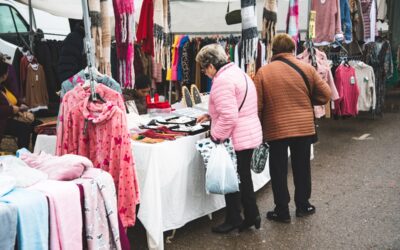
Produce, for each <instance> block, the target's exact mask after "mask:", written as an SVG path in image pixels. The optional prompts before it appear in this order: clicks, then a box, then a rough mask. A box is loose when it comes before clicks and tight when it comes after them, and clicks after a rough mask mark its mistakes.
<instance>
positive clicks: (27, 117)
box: [14, 111, 35, 124]
mask: <svg viewBox="0 0 400 250" xmlns="http://www.w3.org/2000/svg"><path fill="white" fill-rule="evenodd" d="M14 120H17V121H20V122H23V123H28V124H31V123H32V122H33V121H34V120H35V115H34V114H33V113H31V112H28V111H24V112H18V113H17V115H15V116H14Z"/></svg>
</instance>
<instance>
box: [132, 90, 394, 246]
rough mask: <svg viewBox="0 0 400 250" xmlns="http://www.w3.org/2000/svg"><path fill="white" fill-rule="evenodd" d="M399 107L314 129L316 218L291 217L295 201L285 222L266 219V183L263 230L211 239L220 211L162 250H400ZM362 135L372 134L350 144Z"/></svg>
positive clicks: (269, 201) (138, 237) (138, 236)
mask: <svg viewBox="0 0 400 250" xmlns="http://www.w3.org/2000/svg"><path fill="white" fill-rule="evenodd" d="M399 104H400V91H394V92H393V93H392V94H390V95H389V97H388V99H387V105H386V106H387V109H386V112H385V114H384V116H383V117H375V119H374V118H373V117H372V115H370V114H361V115H360V116H359V117H357V118H351V119H347V120H333V119H329V120H328V119H327V120H323V121H321V122H320V123H319V124H320V129H319V138H320V140H319V143H318V144H317V145H316V146H315V159H314V160H313V161H312V166H311V168H312V180H313V186H312V187H313V190H312V197H311V200H310V201H311V203H312V204H314V205H315V206H316V208H317V212H316V213H315V214H314V215H312V216H309V217H306V218H296V216H295V207H294V204H293V200H292V201H291V204H290V209H291V216H292V221H291V223H290V224H280V223H276V222H271V221H268V220H267V219H266V218H265V213H266V212H267V211H269V210H270V209H272V208H273V207H274V203H273V196H272V190H271V185H270V184H268V185H266V186H265V187H263V188H262V189H261V190H260V191H258V192H257V202H258V206H259V209H260V212H261V213H262V222H261V229H260V230H255V229H251V230H248V231H245V232H242V233H240V234H239V233H237V232H232V233H229V234H227V235H218V234H213V233H211V230H210V228H211V226H213V225H217V224H219V223H222V222H223V220H224V210H221V211H218V212H216V213H214V214H213V220H211V221H210V219H209V218H208V217H202V218H200V219H198V220H195V221H193V222H190V223H188V224H187V225H185V226H184V227H182V228H180V229H178V230H177V231H176V234H175V237H174V239H172V243H165V249H167V250H169V249H400V109H399V106H400V105H399ZM364 134H370V136H369V137H368V138H367V139H365V140H355V139H354V137H358V138H359V137H360V136H362V135H364ZM289 169H290V164H289ZM289 172H290V173H289V177H288V178H289V181H288V182H289V190H290V193H291V197H293V194H294V192H293V179H292V175H291V171H289ZM170 234H171V231H170V232H166V233H165V236H168V235H170ZM129 237H130V238H131V240H132V243H133V245H134V247H133V249H146V242H145V235H144V233H143V228H142V229H140V227H138V228H136V229H135V230H130V231H129Z"/></svg>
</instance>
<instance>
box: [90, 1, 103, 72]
mask: <svg viewBox="0 0 400 250" xmlns="http://www.w3.org/2000/svg"><path fill="white" fill-rule="evenodd" d="M88 7H89V15H90V24H91V35H92V41H93V44H94V48H93V50H94V51H93V53H94V55H95V58H96V61H95V62H94V63H95V65H93V66H95V67H96V68H98V67H99V64H100V57H101V56H102V54H103V51H102V49H103V44H102V35H103V32H102V29H101V14H100V12H101V9H100V0H88Z"/></svg>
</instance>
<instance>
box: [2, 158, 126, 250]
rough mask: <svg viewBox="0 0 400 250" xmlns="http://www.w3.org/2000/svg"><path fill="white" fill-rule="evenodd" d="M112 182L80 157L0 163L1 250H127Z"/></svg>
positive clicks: (31, 159)
mask: <svg viewBox="0 0 400 250" xmlns="http://www.w3.org/2000/svg"><path fill="white" fill-rule="evenodd" d="M116 211H117V199H116V190H115V186H114V182H113V178H112V176H111V175H110V174H109V173H107V172H105V171H102V170H100V169H95V168H94V167H93V164H92V162H91V161H90V160H89V159H87V158H85V157H82V156H77V155H63V156H52V155H49V154H46V153H44V152H42V153H40V154H32V153H30V152H29V151H27V150H19V151H18V158H17V157H15V156H3V157H0V218H1V221H2V223H3V224H2V226H1V228H0V248H1V249H14V247H16V248H18V249H71V250H72V249H102V248H104V249H129V248H130V246H129V241H128V239H127V235H126V233H125V231H124V229H123V227H121V226H120V225H121V223H120V219H119V216H118V213H116Z"/></svg>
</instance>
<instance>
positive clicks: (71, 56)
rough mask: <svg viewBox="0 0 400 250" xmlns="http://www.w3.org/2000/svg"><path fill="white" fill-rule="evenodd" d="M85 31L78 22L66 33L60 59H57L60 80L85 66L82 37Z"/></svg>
mask: <svg viewBox="0 0 400 250" xmlns="http://www.w3.org/2000/svg"><path fill="white" fill-rule="evenodd" d="M84 37H85V31H84V29H83V27H81V26H80V25H79V24H77V26H75V29H74V30H73V31H72V32H71V33H69V34H68V36H67V37H66V38H65V40H64V42H63V47H62V49H61V54H60V59H59V61H58V69H57V71H58V77H59V80H60V82H63V81H65V80H66V79H68V78H69V77H71V76H73V75H75V74H76V73H78V72H79V71H81V70H82V69H84V68H85V67H86V64H87V63H86V55H85V53H84V46H83V39H84Z"/></svg>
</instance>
